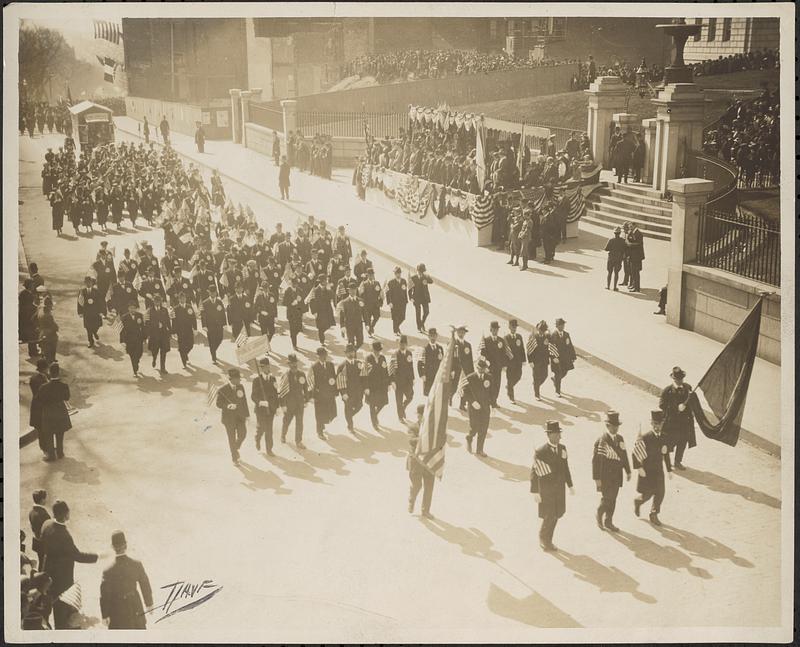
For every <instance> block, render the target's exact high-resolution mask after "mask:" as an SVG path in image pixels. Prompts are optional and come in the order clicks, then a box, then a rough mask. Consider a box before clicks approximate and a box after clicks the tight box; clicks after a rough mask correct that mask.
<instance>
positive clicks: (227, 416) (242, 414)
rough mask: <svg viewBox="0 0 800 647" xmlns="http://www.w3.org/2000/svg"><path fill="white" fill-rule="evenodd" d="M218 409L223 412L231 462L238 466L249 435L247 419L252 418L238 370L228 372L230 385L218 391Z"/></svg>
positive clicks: (224, 385) (233, 369)
mask: <svg viewBox="0 0 800 647" xmlns="http://www.w3.org/2000/svg"><path fill="white" fill-rule="evenodd" d="M217 408H218V409H221V410H222V424H223V425H224V427H225V433H227V435H228V446H229V447H230V450H231V460H232V461H233V464H234V465H238V464H239V448H240V447H241V446H242V443H243V442H244V439H245V436H246V435H247V419H248V418H249V417H250V410H249V408H248V407H247V397H246V396H245V394H244V387H243V386H242V376H241V374H240V373H239V369H238V368H232V369H229V370H228V383H227V384H223V385H222V386H221V387H220V389H219V391H217Z"/></svg>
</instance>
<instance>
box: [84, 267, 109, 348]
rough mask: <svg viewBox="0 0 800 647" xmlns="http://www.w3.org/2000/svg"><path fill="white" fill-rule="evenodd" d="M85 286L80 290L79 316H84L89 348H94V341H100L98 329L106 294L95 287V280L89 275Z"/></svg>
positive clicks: (85, 280)
mask: <svg viewBox="0 0 800 647" xmlns="http://www.w3.org/2000/svg"><path fill="white" fill-rule="evenodd" d="M83 281H84V286H83V287H82V288H81V290H80V292H78V316H79V317H82V318H83V327H84V328H85V329H86V338H87V339H88V340H89V348H94V342H95V341H100V337H98V335H97V331H98V330H100V325H101V324H102V319H101V316H100V315H101V312H102V311H103V305H102V300H103V299H104V298H105V295H104V294H103V295H101V294H100V292H99V291H98V289H97V288H96V287H95V280H94V278H93V277H91V276H87V277H86V278H85V279H84V280H83Z"/></svg>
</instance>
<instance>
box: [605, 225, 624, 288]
mask: <svg viewBox="0 0 800 647" xmlns="http://www.w3.org/2000/svg"><path fill="white" fill-rule="evenodd" d="M621 233H622V229H620V228H619V227H616V228H615V229H614V236H613V237H612V238H609V239H608V242H606V248H605V251H607V252H608V260H607V261H606V270H607V274H606V290H609V289H611V275H612V274H613V275H614V292H617V291H618V290H617V280H618V279H619V271H620V269H621V268H622V260H623V259H624V258H625V254H626V252H627V245H626V244H625V241H624V240H623V239H622V238H621V237H620V234H621Z"/></svg>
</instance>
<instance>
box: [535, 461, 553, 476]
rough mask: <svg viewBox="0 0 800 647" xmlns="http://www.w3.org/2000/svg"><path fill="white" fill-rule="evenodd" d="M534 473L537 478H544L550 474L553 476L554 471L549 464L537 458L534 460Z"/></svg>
mask: <svg viewBox="0 0 800 647" xmlns="http://www.w3.org/2000/svg"><path fill="white" fill-rule="evenodd" d="M533 472H534V474H536V476H538V477H539V478H542V477H543V476H547V475H548V474H551V473H552V470H551V469H550V466H549V465H548V464H547V463H545V462H544V461H543V460H539V459H538V458H535V459H534V460H533Z"/></svg>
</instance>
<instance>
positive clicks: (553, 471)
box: [531, 420, 575, 551]
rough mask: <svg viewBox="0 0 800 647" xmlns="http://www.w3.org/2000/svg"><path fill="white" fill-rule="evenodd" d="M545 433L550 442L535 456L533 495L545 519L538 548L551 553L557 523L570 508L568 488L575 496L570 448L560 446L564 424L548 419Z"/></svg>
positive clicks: (543, 519)
mask: <svg viewBox="0 0 800 647" xmlns="http://www.w3.org/2000/svg"><path fill="white" fill-rule="evenodd" d="M545 432H547V442H546V443H545V444H544V445H542V446H541V447H539V448H538V449H537V450H536V451H535V452H534V455H533V466H532V467H531V492H532V493H533V494H534V495H535V496H536V503H538V504H539V518H540V519H541V520H542V525H541V527H540V529H539V545H540V546H541V547H542V549H543V550H546V551H552V550H556V547H555V546H554V545H553V533H554V532H555V529H556V523H558V520H559V519H560V518H561V517H562V516H563V515H564V512H565V511H566V509H567V499H566V488H567V487H569V492H570V494H574V493H575V490H574V488H573V486H572V475H571V474H570V471H569V462H568V460H567V448H566V447H564V445H562V444H561V443H560V440H561V425H559V424H558V421H557V420H548V421H547V423H546V424H545Z"/></svg>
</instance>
